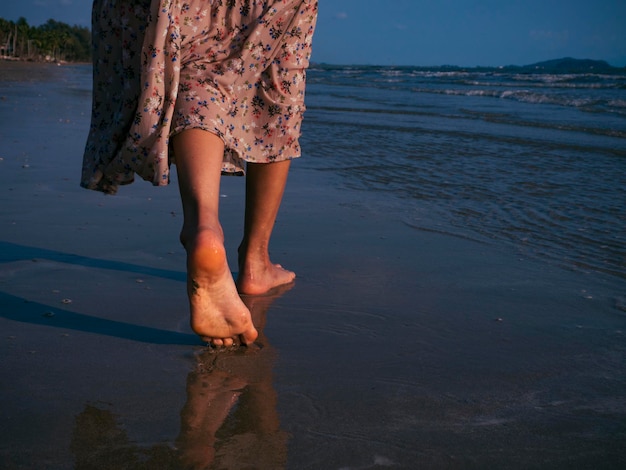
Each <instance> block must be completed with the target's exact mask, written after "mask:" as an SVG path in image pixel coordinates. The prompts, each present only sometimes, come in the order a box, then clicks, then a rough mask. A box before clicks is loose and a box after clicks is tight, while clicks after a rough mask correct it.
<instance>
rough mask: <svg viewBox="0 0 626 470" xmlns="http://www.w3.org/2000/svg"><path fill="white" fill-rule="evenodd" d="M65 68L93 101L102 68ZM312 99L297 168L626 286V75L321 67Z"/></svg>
mask: <svg viewBox="0 0 626 470" xmlns="http://www.w3.org/2000/svg"><path fill="white" fill-rule="evenodd" d="M61 69H63V74H64V79H63V80H61V81H59V82H57V86H59V87H63V93H66V94H73V95H78V94H80V95H81V96H83V97H84V99H85V100H87V99H90V98H89V97H90V93H91V67H90V66H89V65H75V66H67V67H62V68H61ZM14 91H15V90H14ZM306 103H307V112H306V114H305V121H304V125H303V135H302V139H301V141H302V147H303V158H302V159H301V160H300V161H299V162H298V164H297V166H296V167H294V170H297V167H302V166H303V167H307V168H313V169H316V170H319V171H329V172H332V173H333V174H334V175H337V176H338V177H339V181H340V182H341V184H342V185H343V186H344V187H345V188H347V189H351V190H357V191H365V192H367V193H368V194H369V196H370V197H369V199H368V200H369V201H371V200H374V201H376V202H379V203H380V205H381V207H384V210H386V211H391V212H392V213H394V214H395V215H396V216H397V217H399V218H401V219H402V221H403V222H404V223H406V224H408V225H409V226H411V227H413V228H415V229H416V230H427V231H436V232H442V233H445V234H448V235H452V236H459V237H464V238H468V239H472V240H476V241H479V242H483V243H486V244H491V245H505V244H506V245H510V247H512V248H513V249H516V250H520V251H521V252H522V253H523V254H524V255H527V256H534V257H537V258H544V259H546V260H547V261H548V262H551V263H556V264H558V265H561V266H564V267H566V268H568V269H575V270H581V271H584V272H591V273H602V274H603V275H608V276H609V277H610V278H612V279H613V280H619V279H625V278H626V70H623V69H616V71H615V72H614V73H602V74H600V73H578V74H576V73H559V72H558V71H545V70H541V71H537V72H529V71H518V70H515V69H513V70H508V69H498V68H494V69H486V68H480V69H478V68H476V69H460V68H456V67H435V68H422V67H373V66H367V67H357V66H330V65H313V66H312V67H311V68H310V70H309V71H308V75H307V95H306ZM622 295H623V294H622Z"/></svg>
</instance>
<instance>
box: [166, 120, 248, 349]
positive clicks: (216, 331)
mask: <svg viewBox="0 0 626 470" xmlns="http://www.w3.org/2000/svg"><path fill="white" fill-rule="evenodd" d="M173 146H174V153H175V155H176V169H177V173H178V181H179V189H180V195H181V200H182V204H183V214H184V223H183V228H182V231H181V235H180V239H181V242H182V244H183V246H184V247H185V250H186V251H187V294H188V296H189V305H190V309H191V328H192V329H193V330H194V331H195V332H196V333H197V334H198V335H199V336H200V337H201V338H202V339H203V340H205V341H207V342H210V343H212V344H213V345H215V346H230V345H232V344H233V342H234V341H236V340H237V339H239V340H240V341H241V342H242V343H244V344H249V343H252V342H253V341H254V340H255V339H256V337H257V331H256V329H255V328H254V325H253V324H252V320H251V318H250V312H249V311H248V308H247V307H246V306H245V305H244V303H243V302H242V301H241V298H240V297H239V294H238V292H237V288H236V286H235V283H234V280H233V278H232V275H231V272H230V268H229V266H228V262H227V260H226V250H225V248H224V234H223V231H222V227H221V225H220V223H219V216H218V209H219V188H220V177H221V165H222V155H223V152H224V143H223V142H222V140H221V139H220V138H219V137H217V136H216V135H214V134H211V133H209V132H206V131H203V130H199V129H190V130H187V131H183V132H181V133H180V134H177V135H176V136H175V137H174V138H173Z"/></svg>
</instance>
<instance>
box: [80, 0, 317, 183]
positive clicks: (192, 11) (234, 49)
mask: <svg viewBox="0 0 626 470" xmlns="http://www.w3.org/2000/svg"><path fill="white" fill-rule="evenodd" d="M316 19H317V0H187V1H182V0H152V1H149V0H95V1H94V6H93V18H92V25H93V26H92V28H93V30H92V34H93V39H94V55H95V57H94V88H93V103H92V118H91V127H90V132H89V136H88V139H87V144H86V148H85V155H84V159H83V172H82V179H81V186H83V187H86V188H89V189H95V190H99V191H103V192H106V193H115V192H116V191H117V189H118V187H119V185H121V184H128V183H131V182H132V181H133V180H134V176H135V174H137V175H139V176H140V177H141V178H143V179H145V180H148V181H151V182H152V183H153V184H154V185H166V184H168V183H169V167H170V164H171V163H173V162H174V160H175V155H173V154H172V153H171V151H170V148H169V140H170V138H171V136H172V135H174V134H176V133H178V132H181V131H183V130H185V129H192V128H199V129H204V130H207V131H209V132H213V133H215V134H216V135H218V136H220V137H221V138H222V140H223V141H224V143H225V152H224V159H223V165H222V170H223V172H224V173H230V174H243V173H244V171H245V162H259V163H268V162H273V161H282V160H287V159H292V158H296V157H299V156H300V146H299V143H298V138H299V136H300V126H301V123H302V115H303V113H304V110H305V106H304V91H305V79H306V68H307V67H308V64H309V58H310V54H311V41H312V37H313V31H314V29H315V22H316Z"/></svg>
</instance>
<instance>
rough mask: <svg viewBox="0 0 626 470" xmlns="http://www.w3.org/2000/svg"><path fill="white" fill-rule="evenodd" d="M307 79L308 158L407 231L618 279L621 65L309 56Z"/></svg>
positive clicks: (624, 145) (625, 94)
mask: <svg viewBox="0 0 626 470" xmlns="http://www.w3.org/2000/svg"><path fill="white" fill-rule="evenodd" d="M307 83H308V85H307V86H308V88H307V108H308V109H307V113H306V117H305V123H304V126H303V129H304V134H303V138H302V142H303V148H304V152H305V155H306V157H307V158H306V159H305V160H304V161H306V162H307V163H306V164H307V165H310V166H311V167H312V168H315V169H318V170H320V171H332V172H334V173H337V174H338V175H341V176H342V178H341V180H340V181H341V182H342V183H341V184H342V185H345V187H348V188H353V189H357V190H362V191H367V192H369V193H370V194H377V195H379V200H380V201H381V203H383V201H384V204H386V210H391V211H394V212H395V213H396V214H397V215H398V216H399V217H401V218H402V220H403V221H404V222H405V223H406V224H408V225H410V226H411V227H414V228H415V229H417V230H428V231H438V232H443V233H446V234H449V235H453V236H461V237H464V238H469V239H473V240H477V241H480V242H484V243H486V244H499V245H503V244H508V245H510V246H511V247H512V248H514V249H517V250H521V251H522V252H524V254H526V255H530V256H535V257H541V258H545V259H546V260H548V262H551V263H556V264H559V265H562V266H565V267H566V268H568V269H575V270H582V271H585V272H592V273H602V274H603V275H608V276H609V277H610V278H612V279H613V280H618V279H620V278H621V279H624V278H626V139H625V138H626V70H622V69H616V71H615V73H602V74H599V73H559V72H558V71H546V70H539V71H536V72H529V71H520V70H515V69H512V70H511V69H484V68H481V69H466V70H464V69H460V68H456V67H448V68H445V67H437V68H420V67H356V66H345V67H341V66H328V65H314V66H313V67H312V68H311V69H310V71H309V73H308V76H307ZM304 161H303V163H304Z"/></svg>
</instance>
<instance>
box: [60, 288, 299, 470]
mask: <svg viewBox="0 0 626 470" xmlns="http://www.w3.org/2000/svg"><path fill="white" fill-rule="evenodd" d="M291 287H292V286H291V285H288V286H285V287H284V288H282V289H280V290H277V291H274V292H272V293H271V295H266V296H243V300H244V302H245V303H246V305H247V306H248V308H249V309H250V311H251V313H252V319H253V321H254V325H255V326H256V328H257V329H258V330H259V338H258V339H257V342H256V346H257V347H250V348H239V349H234V350H230V351H216V350H212V349H207V350H204V351H203V352H202V353H201V354H199V355H198V356H197V357H196V360H197V364H196V366H195V369H194V370H193V371H192V372H191V373H190V374H189V375H188V377H187V401H186V403H185V406H184V407H183V409H182V411H181V429H180V434H179V436H178V438H177V439H176V442H175V446H174V447H170V446H168V445H166V444H161V445H155V446H153V447H151V448H148V449H145V448H140V447H139V446H137V445H133V444H132V443H131V442H130V440H129V438H128V436H127V434H126V432H125V431H124V430H123V429H122V428H121V427H120V426H119V424H117V423H116V420H115V418H114V416H113V414H112V413H111V412H110V411H108V410H102V409H99V408H97V407H95V406H91V405H87V406H86V407H85V409H84V410H83V411H82V413H80V414H79V415H78V416H77V417H76V422H75V428H74V433H73V437H72V444H71V450H72V452H73V454H74V456H75V460H76V466H75V468H76V469H77V470H84V469H105V468H107V469H109V468H125V469H194V470H196V469H197V470H199V469H210V468H273V469H278V468H284V466H285V463H286V460H287V440H288V435H287V433H286V432H285V431H283V430H281V429H280V421H279V417H278V411H277V407H276V405H277V394H276V391H275V389H274V387H273V384H272V369H273V365H274V362H275V356H276V354H275V350H274V349H273V348H272V347H271V345H270V344H269V343H268V341H267V338H266V336H265V334H264V332H263V330H264V327H265V323H266V316H267V310H268V309H269V307H270V306H271V304H272V303H273V302H274V300H276V299H277V298H278V297H280V296H281V295H282V294H284V293H285V292H286V291H287V290H289V289H290V288H291Z"/></svg>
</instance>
